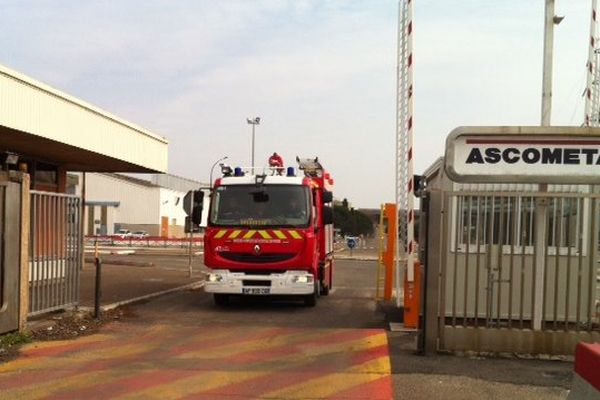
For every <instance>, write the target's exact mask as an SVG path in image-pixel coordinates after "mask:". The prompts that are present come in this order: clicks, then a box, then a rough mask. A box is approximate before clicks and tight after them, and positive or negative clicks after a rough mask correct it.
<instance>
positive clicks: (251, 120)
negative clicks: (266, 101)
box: [246, 117, 260, 173]
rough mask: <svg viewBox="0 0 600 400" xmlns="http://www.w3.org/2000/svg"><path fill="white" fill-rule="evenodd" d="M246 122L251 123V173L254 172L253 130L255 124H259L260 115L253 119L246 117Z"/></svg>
mask: <svg viewBox="0 0 600 400" xmlns="http://www.w3.org/2000/svg"><path fill="white" fill-rule="evenodd" d="M246 122H248V123H249V124H250V125H252V173H254V131H255V129H256V125H259V124H260V117H255V118H254V119H250V118H246Z"/></svg>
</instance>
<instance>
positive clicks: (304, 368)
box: [184, 331, 391, 400]
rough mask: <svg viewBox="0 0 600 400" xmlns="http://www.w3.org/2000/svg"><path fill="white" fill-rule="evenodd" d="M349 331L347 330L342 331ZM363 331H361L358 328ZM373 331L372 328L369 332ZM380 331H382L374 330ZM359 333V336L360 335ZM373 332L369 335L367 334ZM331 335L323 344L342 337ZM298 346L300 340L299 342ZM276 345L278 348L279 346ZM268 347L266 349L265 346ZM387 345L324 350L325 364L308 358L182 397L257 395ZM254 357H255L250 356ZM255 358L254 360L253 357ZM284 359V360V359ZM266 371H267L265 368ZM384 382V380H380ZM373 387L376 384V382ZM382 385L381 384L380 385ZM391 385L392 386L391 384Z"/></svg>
mask: <svg viewBox="0 0 600 400" xmlns="http://www.w3.org/2000/svg"><path fill="white" fill-rule="evenodd" d="M342 333H348V332H342ZM361 333H362V332H361ZM370 333H373V332H370ZM377 333H378V334H381V331H378V332H377ZM361 336H362V335H360V336H359V337H361ZM368 336H372V335H368ZM330 339H331V338H330V337H328V336H325V337H322V338H321V339H315V341H317V340H323V341H324V342H325V343H323V344H339V343H341V342H342V341H341V340H339V339H340V338H339V335H338V338H337V339H338V340H330ZM354 339H355V338H351V339H350V340H354ZM299 345H300V346H301V345H302V343H300V344H299ZM278 349H279V348H278ZM298 350H299V349H293V348H288V349H287V352H285V353H286V354H284V355H289V354H292V353H294V352H296V353H298ZM267 351H268V350H267ZM278 352H281V353H284V351H283V349H279V350H278ZM251 353H259V351H256V352H254V351H253V352H251ZM260 354H261V355H262V357H261V360H260V361H262V362H269V361H270V360H269V356H271V353H270V352H269V353H266V352H265V351H263V352H262V353H260ZM388 354H389V352H388V347H387V344H386V345H382V346H378V347H376V348H373V349H364V350H359V351H350V352H348V351H346V352H342V353H337V354H327V355H326V356H325V357H327V360H326V364H323V359H320V358H312V357H311V358H308V357H307V360H308V362H306V363H304V364H302V365H301V366H291V367H287V368H284V370H283V371H273V372H272V373H267V374H266V375H264V376H260V377H257V378H253V379H249V380H245V381H243V382H240V383H235V384H229V385H227V386H223V387H219V388H215V389H212V390H209V391H204V392H198V393H195V394H193V395H190V396H188V397H185V398H184V399H188V400H189V399H214V398H216V397H217V396H218V395H226V396H250V397H253V396H260V395H261V394H264V393H268V392H271V391H275V390H279V389H284V388H285V387H287V386H290V385H295V384H298V383H301V382H304V381H308V380H310V379H315V378H319V377H322V376H323V375H324V374H327V373H333V372H344V371H345V370H346V369H348V368H351V367H353V366H356V365H360V364H363V363H365V362H367V361H370V360H373V359H376V358H378V357H381V356H386V355H388ZM253 358H254V357H253ZM228 361H229V362H228V364H229V365H235V366H236V367H237V366H239V365H240V364H241V362H239V361H238V360H236V361H233V360H231V359H228ZM253 361H257V360H253ZM343 361H347V364H344V365H340V364H342V363H343ZM272 362H277V360H273V361H272ZM284 362H285V361H284ZM252 369H253V370H256V369H261V368H260V365H256V366H255V367H254V368H252ZM267 372H268V371H267ZM382 385H383V384H382ZM375 387H376V388H378V387H379V386H377V385H375ZM382 387H383V386H382ZM390 388H391V386H390Z"/></svg>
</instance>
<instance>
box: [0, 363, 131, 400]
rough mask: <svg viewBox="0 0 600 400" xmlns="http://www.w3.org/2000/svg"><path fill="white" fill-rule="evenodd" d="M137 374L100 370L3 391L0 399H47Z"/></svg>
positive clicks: (115, 370) (114, 369) (117, 370)
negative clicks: (66, 391) (54, 394)
mask: <svg viewBox="0 0 600 400" xmlns="http://www.w3.org/2000/svg"><path fill="white" fill-rule="evenodd" d="M139 372H140V371H137V370H132V371H123V370H121V369H118V368H113V369H110V370H100V371H93V372H86V373H83V374H77V375H72V376H64V377H61V378H59V379H56V380H52V381H48V382H43V383H34V384H32V385H30V386H25V387H23V386H21V387H18V388H14V389H10V390H3V391H2V392H0V398H2V399H27V400H34V399H39V398H43V397H47V396H48V395H50V394H53V393H56V392H60V391H62V390H66V389H68V390H70V391H71V390H78V389H81V388H85V387H88V386H92V385H96V384H98V383H110V382H112V381H114V380H117V379H122V378H126V377H128V376H132V375H136V374H139Z"/></svg>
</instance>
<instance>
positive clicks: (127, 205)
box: [84, 173, 208, 237]
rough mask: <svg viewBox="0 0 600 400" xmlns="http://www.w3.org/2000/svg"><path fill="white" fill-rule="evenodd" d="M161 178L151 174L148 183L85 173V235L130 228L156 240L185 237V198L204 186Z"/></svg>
mask: <svg viewBox="0 0 600 400" xmlns="http://www.w3.org/2000/svg"><path fill="white" fill-rule="evenodd" d="M158 176H160V175H157V176H153V175H150V176H148V178H150V180H146V179H139V178H134V177H131V176H125V175H120V174H111V173H90V174H86V177H85V204H86V207H85V216H84V227H85V228H84V230H85V234H86V235H112V234H114V233H115V232H117V231H118V230H119V229H128V230H130V231H132V232H135V231H145V232H147V233H148V235H149V236H155V237H156V236H157V237H183V236H184V235H185V232H184V227H185V221H186V213H185V211H184V209H183V199H184V196H185V194H186V193H187V192H188V190H193V189H199V188H200V187H201V184H200V182H196V181H192V180H189V179H185V178H179V177H176V176H173V175H164V177H163V178H159V177H158ZM167 177H168V178H167ZM153 182H156V183H153ZM158 182H160V183H162V184H169V185H170V186H171V187H164V186H161V185H159V184H158ZM207 197H208V196H207Z"/></svg>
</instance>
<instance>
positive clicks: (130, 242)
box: [84, 236, 204, 248]
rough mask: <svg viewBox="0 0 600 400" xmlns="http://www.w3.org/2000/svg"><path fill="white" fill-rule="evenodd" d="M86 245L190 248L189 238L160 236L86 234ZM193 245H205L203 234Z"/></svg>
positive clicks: (195, 239) (198, 246) (197, 246)
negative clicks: (139, 236)
mask: <svg viewBox="0 0 600 400" xmlns="http://www.w3.org/2000/svg"><path fill="white" fill-rule="evenodd" d="M84 243H85V245H86V246H95V245H96V244H97V245H99V246H115V247H164V248H169V247H170V248H173V247H180V248H188V247H189V245H190V239H189V238H163V237H158V236H148V237H143V238H138V237H118V236H86V237H85V238H84ZM192 246H193V247H195V248H202V247H204V238H203V236H195V237H194V238H193V239H192Z"/></svg>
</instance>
